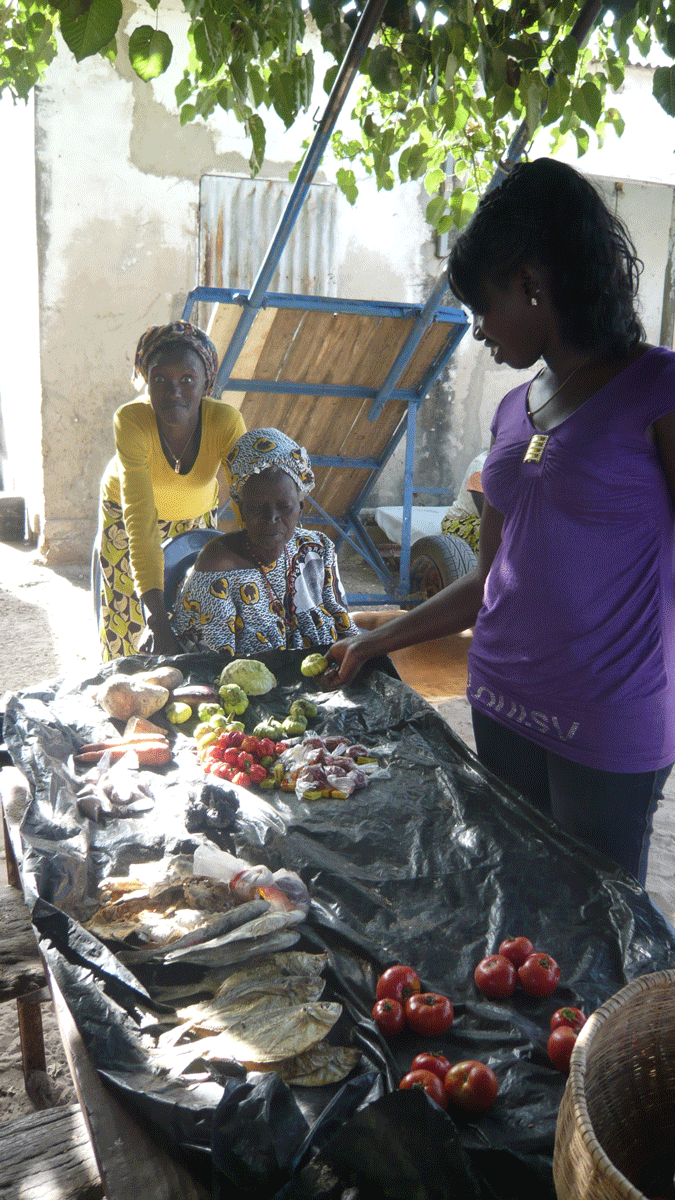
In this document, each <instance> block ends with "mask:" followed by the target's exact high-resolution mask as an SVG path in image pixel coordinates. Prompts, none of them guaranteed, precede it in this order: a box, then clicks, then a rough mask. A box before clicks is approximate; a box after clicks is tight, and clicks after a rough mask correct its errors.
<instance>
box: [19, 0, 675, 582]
mask: <svg viewBox="0 0 675 1200" xmlns="http://www.w3.org/2000/svg"><path fill="white" fill-rule="evenodd" d="M146 20H147V12H146V10H145V9H144V8H141V7H138V8H136V6H135V5H133V4H131V3H129V4H127V5H126V7H125V25H124V31H123V33H122V34H121V36H120V41H122V40H123V38H124V37H126V36H128V34H129V33H130V32H131V30H132V29H133V28H134V27H135V26H136V25H137V24H140V23H143V22H145V21H146ZM182 20H183V17H182V14H181V12H180V11H179V10H178V9H177V10H176V11H173V12H172V11H171V10H170V9H169V8H167V6H166V5H165V4H164V3H163V4H162V9H161V21H162V26H163V27H164V28H166V29H167V31H168V32H169V34H170V35H171V36H172V37H173V39H174V42H175V43H176V44H177V43H178V42H179V40H180V38H179V36H178V30H179V26H180V24H181V22H182ZM317 51H318V47H317ZM175 59H176V61H175V62H174V63H172V66H171V69H170V71H169V72H168V73H167V75H166V76H164V77H162V78H161V79H159V80H156V81H155V82H154V83H153V84H152V86H148V85H146V84H143V83H142V82H141V81H140V80H139V79H137V77H136V76H135V75H134V74H133V72H132V71H131V70H130V68H129V67H128V66H125V64H124V62H123V61H122V58H120V62H119V63H118V64H117V65H115V66H113V65H111V64H110V63H108V62H107V61H104V60H98V59H95V60H88V61H85V62H83V63H81V64H79V65H78V64H76V63H75V62H74V61H73V60H72V58H71V57H70V56H69V55H68V54H67V53H64V54H62V55H60V56H59V58H57V60H56V61H55V62H54V63H53V64H52V67H51V68H50V70H49V73H48V75H47V77H46V79H45V81H44V83H43V85H42V86H41V88H40V89H39V91H38V93H37V97H36V122H35V127H36V149H35V163H36V172H37V210H36V209H35V205H34V202H33V196H34V184H33V167H32V164H33V156H32V152H33V139H32V125H31V124H30V117H29V114H28V113H25V112H24V111H23V110H21V109H17V110H12V111H8V110H7V106H4V107H3V109H2V110H0V122H2V129H3V137H7V136H9V137H10V138H11V139H13V142H14V143H16V146H17V147H18V149H17V151H16V152H15V155H16V156H15V155H12V161H13V163H15V164H16V166H15V169H14V170H13V187H12V189H11V195H9V196H8V195H5V197H4V198H3V200H2V205H3V215H4V216H5V221H4V227H5V229H6V230H7V229H10V230H11V231H12V239H11V240H12V243H13V245H14V246H15V247H16V250H17V252H18V254H19V255H20V257H21V270H20V271H18V270H17V271H15V272H14V274H13V279H12V282H13V284H14V285H15V287H16V289H17V290H15V291H12V290H11V289H8V288H7V287H6V288H5V294H4V296H3V300H2V306H3V307H2V310H1V311H2V313H3V315H4V316H5V320H3V321H1V322H0V326H1V327H2V338H3V343H2V344H3V347H7V350H6V351H5V353H4V354H3V355H2V360H1V361H0V408H1V415H2V429H3V436H4V440H5V448H4V450H2V451H0V453H1V454H2V466H3V486H4V487H5V488H6V489H10V488H16V490H19V491H21V492H22V493H23V494H24V495H25V496H26V499H27V501H28V506H29V509H30V514H31V522H32V525H33V527H34V528H36V529H39V533H40V545H41V547H42V549H43V550H44V552H45V554H46V555H47V557H48V558H50V559H51V560H52V561H58V560H59V559H61V560H67V559H86V558H88V556H89V553H90V547H91V544H92V540H93V537H94V533H95V524H96V509H97V493H98V483H99V479H100V476H101V472H102V470H103V467H104V465H105V463H106V461H107V459H108V457H109V456H110V454H111V453H112V448H113V447H112V425H111V421H112V414H113V412H114V410H115V408H116V407H117V406H118V405H119V404H120V403H122V402H124V401H125V400H126V399H128V398H129V397H130V396H131V395H132V394H133V393H132V389H131V385H130V374H131V367H132V360H133V352H134V348H135V345H136V341H137V339H138V337H139V335H140V333H141V332H142V331H143V330H144V329H145V328H146V327H147V326H148V325H150V324H155V323H160V322H164V321H167V320H170V319H173V318H176V317H178V316H180V313H181V311H182V307H183V302H184V299H185V296H186V293H187V292H188V291H189V290H190V289H191V288H192V287H193V286H195V284H196V283H198V282H199V280H198V279H197V262H198V255H197V248H198V205H199V183H200V179H201V177H202V176H203V175H204V174H206V173H234V174H242V175H246V176H247V175H248V154H249V148H248V144H247V142H246V139H245V138H244V136H243V132H242V130H241V127H240V126H239V125H237V123H236V122H235V121H234V120H233V119H232V118H229V117H228V116H227V114H224V113H222V114H215V115H214V117H213V118H211V119H210V120H209V123H208V125H205V124H204V123H196V124H191V125H187V126H185V127H181V126H180V123H179V121H178V119H177V116H176V112H175V104H174V98H173V89H174V87H175V84H176V83H177V81H178V79H179V78H180V75H181V73H182V61H181V59H180V55H176V56H175ZM317 74H319V75H320V72H317ZM649 82H650V77H649V75H648V73H646V72H638V73H637V75H636V80H635V81H631V88H632V87H633V85H635V87H634V90H636V93H637V97H638V109H637V111H638V112H639V118H638V120H636V121H635V125H636V126H637V125H638V122H639V129H638V128H636V129H635V133H631V137H632V138H633V141H632V142H631V141H630V139H629V140H628V141H626V138H624V141H623V142H622V143H619V142H617V141H616V139H614V143H615V144H614V145H612V143H611V139H609V140H608V143H607V147H608V148H607V151H606V155H605V157H604V158H602V160H601V161H604V162H610V161H611V162H614V159H612V158H611V157H610V148H611V153H612V154H614V155H616V153H617V150H616V147H621V148H622V150H623V147H624V146H625V147H626V150H627V155H626V158H625V162H623V161H622V169H621V170H619V169H618V165H617V166H613V168H612V172H609V173H614V174H615V175H616V176H620V177H622V178H623V177H625V176H630V175H631V174H633V175H636V174H637V176H638V178H640V177H641V176H644V177H645V178H654V175H655V174H656V173H657V171H656V170H655V169H654V167H652V170H651V171H649V172H648V171H647V170H646V167H645V164H646V162H647V160H648V151H647V149H646V147H648V145H649V137H648V136H647V134H648V133H651V132H654V133H655V134H656V135H657V137H660V138H661V142H660V143H659V145H661V144H662V141H663V138H664V137H666V136H667V135H668V136H670V138H671V149H672V137H673V130H674V129H675V124H673V123H672V122H670V121H669V119H668V118H665V116H664V115H663V114H661V112H660V110H659V109H658V106H656V110H655V108H654V106H655V102H654V101H653V100H651V97H650V96H649V94H648V91H647V87H646V84H649ZM629 91H630V89H627V95H626V97H625V102H624V107H626V106H627V107H628V109H629V108H630V104H629V96H628V92H629ZM324 104H325V95H324V93H323V91H322V90H321V88H320V87H317V93H316V102H315V103H313V105H312V106H311V109H310V113H309V114H308V115H307V116H305V117H304V118H303V119H302V120H301V121H299V122H298V124H297V126H296V127H295V128H294V129H293V130H291V131H286V130H285V129H284V128H283V125H282V123H281V122H280V121H279V120H278V119H277V118H276V117H275V116H274V114H270V115H269V117H266V123H267V125H268V151H267V158H266V161H265V164H264V167H263V171H262V172H261V174H262V176H263V177H265V178H270V179H274V178H278V179H285V178H287V174H288V169H289V167H290V166H291V165H292V164H293V163H294V162H295V161H296V159H297V158H298V157H299V155H300V153H301V145H302V141H303V139H304V138H305V137H307V136H309V135H311V132H312V128H313V127H312V119H311V118H312V114H313V113H314V112H315V111H316V108H321V107H322V106H323V105H324ZM349 108H350V105H349V102H348V104H347V106H346V108H345V110H344V111H343V114H342V116H341V118H340V126H341V128H343V129H347V130H348V112H349ZM663 122H666V124H665V125H664V124H663ZM628 125H629V129H630V130H633V125H632V124H631V121H630V117H629V118H628ZM645 131H646V132H645ZM666 131H667V134H666ZM626 137H628V134H627V135H626ZM638 146H639V151H638ZM536 152H537V153H546V152H547V145H546V144H540V143H538V144H537V147H536ZM621 157H622V159H623V155H622V156H621ZM659 160H660V162H663V164H664V171H665V170H670V171H671V172H672V154H671V155H669V156H667V157H664V156H663V153H662V151H661V154H660V156H659ZM598 161H600V160H596V159H595V158H592V157H591V156H590V155H589V156H588V157H587V159H585V160H582V162H581V163H580V164H579V165H581V166H583V167H586V166H588V167H589V168H590V169H593V170H594V171H595V172H596V173H598V174H600V173H603V174H607V173H608V172H607V171H606V170H604V171H601V169H600V168H599V167H598ZM649 161H650V162H652V164H653V162H654V150H653V147H652V157H651V159H649ZM660 169H661V168H660V165H659V168H658V170H659V171H660ZM334 174H335V164H334V163H333V162H332V159H331V157H330V154H329V153H327V154H326V156H325V158H324V162H323V163H322V166H321V171H320V173H319V174H318V175H317V179H320V180H326V179H332V178H334ZM359 186H360V189H361V190H360V195H359V199H358V201H357V203H356V205H355V206H354V207H351V206H350V205H349V204H348V203H347V202H346V201H345V200H344V199H343V198H340V203H339V222H338V232H337V237H336V263H335V279H336V283H337V288H336V290H337V294H338V295H341V296H346V297H357V298H359V297H360V298H367V299H376V300H378V299H394V300H402V301H421V300H424V299H425V298H426V296H427V295H428V293H429V291H430V290H431V287H432V286H433V284H434V282H435V280H436V278H437V277H438V274H439V272H440V270H441V263H440V262H439V260H438V259H437V258H436V257H435V253H434V243H433V239H432V238H431V237H430V236H429V232H428V230H427V227H426V225H425V223H424V215H423V214H424V207H425V203H426V200H427V197H426V194H425V193H424V189H423V187H422V185H421V184H419V183H416V184H408V185H406V186H405V187H397V188H396V189H394V191H392V192H383V193H378V192H377V191H376V190H375V188H374V186H373V184H372V182H371V181H370V180H369V179H367V178H366V179H361V180H359ZM640 186H642V185H640ZM657 191H658V192H659V194H660V199H659V200H658V202H657V200H656V199H655V197H656V191H654V189H651V190H649V189H647V191H644V192H638V193H636V194H635V195H636V197H637V200H636V203H635V205H634V210H633V209H631V213H630V217H629V224H630V225H631V228H632V230H633V233H634V236H635V238H636V241H637V243H638V247H639V249H640V250H641V251H642V253H643V255H644V257H645V258H646V260H648V264H649V269H648V273H647V275H646V276H645V288H646V289H647V290H648V295H647V292H646V293H645V295H646V307H647V309H648V311H649V314H650V322H652V327H651V328H650V330H649V332H650V336H652V337H654V339H655V340H659V330H658V328H656V331H655V328H654V327H655V326H658V313H659V311H660V305H661V299H662V292H663V275H664V267H665V263H666V261H667V259H668V254H669V253H670V248H669V244H668V233H669V229H670V215H669V214H670V208H669V205H671V204H672V196H671V193H670V189H668V190H667V192H665V191H664V190H663V189H657ZM632 194H633V193H632V190H631V189H630V188H628V187H625V188H624V192H623V193H619V194H617V197H616V198H617V204H618V205H619V208H620V210H621V208H622V206H623V205H624V204H628V202H629V199H630V197H632ZM630 202H631V204H632V199H631V200H630ZM654 206H655V207H654ZM657 210H658V211H657ZM633 221H635V222H636V225H633ZM638 226H639V227H638ZM648 234H649V239H650V242H649V246H648V249H647V250H646V249H645V247H646V245H647V235H648ZM246 236H247V231H246V230H242V237H246ZM36 238H37V244H38V248H39V256H38V255H37V254H36V250H35V241H36ZM38 262H39V272H38ZM446 302H448V303H449V302H450V297H449V295H448V297H447V301H446ZM652 318H653V320H652ZM515 382H517V377H516V375H515V374H514V373H513V372H511V371H509V370H508V368H497V367H494V365H493V364H492V362H491V360H490V358H489V356H488V355H487V354H486V353H485V352H484V351H482V352H481V350H480V348H479V347H477V346H476V345H475V344H474V343H473V342H472V340H471V339H470V338H469V337H466V338H465V339H464V342H463V343H462V344H461V346H460V348H459V351H458V353H457V355H456V358H455V361H454V362H453V364H452V366H451V368H450V370H449V371H448V373H447V378H446V379H444V380H443V381H442V383H441V384H439V385H438V386H437V387H436V388H435V389H434V393H433V395H432V396H431V397H430V398H429V399H428V400H427V402H426V403H425V405H424V407H423V409H422V414H423V419H422V422H421V429H420V431H419V437H418V462H419V470H418V482H426V483H428V484H429V485H432V486H439V485H446V486H453V485H454V486H456V485H457V483H458V482H459V480H460V478H461V476H462V474H463V471H464V469H465V466H466V464H467V463H468V461H469V460H470V459H471V458H472V457H473V456H474V454H475V453H476V452H477V451H478V450H479V449H480V448H481V446H482V445H483V444H485V441H486V438H487V436H488V429H489V424H490V420H491V417H492V414H493V412H494V408H495V407H496V404H497V402H498V400H499V398H500V397H501V395H503V393H504V392H505V390H506V389H507V388H508V387H510V386H513V384H514V383H515ZM400 460H401V454H398V455H397V456H396V458H395V460H392V463H391V464H390V467H389V468H388V469H387V472H386V473H385V475H384V477H383V479H382V481H381V484H380V486H379V488H378V491H377V494H376V496H375V497H374V499H375V500H376V501H377V502H379V503H396V502H397V501H399V500H400V478H401V461H400Z"/></svg>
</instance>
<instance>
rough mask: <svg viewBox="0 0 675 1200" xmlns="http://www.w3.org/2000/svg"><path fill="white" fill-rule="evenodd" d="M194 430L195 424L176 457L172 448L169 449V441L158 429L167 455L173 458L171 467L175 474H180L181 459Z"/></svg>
mask: <svg viewBox="0 0 675 1200" xmlns="http://www.w3.org/2000/svg"><path fill="white" fill-rule="evenodd" d="M196 430H197V426H196V425H195V427H194V429H193V430H192V433H191V434H190V436H189V438H188V440H187V442H186V443H185V445H184V446H183V449H182V450H181V452H180V454H179V456H178V458H176V455H175V454H174V452H173V450H172V449H171V447H170V446H169V443H168V442H167V440H166V438H165V437H164V436H163V435H162V432H161V430H160V438H161V440H162V441H163V443H164V446H165V449H166V451H167V454H169V455H170V456H171V458H172V459H173V469H174V471H175V472H176V475H180V468H181V464H182V461H183V456H184V455H185V452H186V450H187V448H188V446H189V445H190V442H191V441H192V439H193V437H194V436H195V432H196Z"/></svg>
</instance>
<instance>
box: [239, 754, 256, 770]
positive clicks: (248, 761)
mask: <svg viewBox="0 0 675 1200" xmlns="http://www.w3.org/2000/svg"><path fill="white" fill-rule="evenodd" d="M252 765H253V759H252V758H251V755H250V754H248V753H247V751H246V750H241V751H240V752H239V756H238V758H237V766H238V767H239V770H240V771H246V773H247V774H248V773H249V772H250V770H251V767H252Z"/></svg>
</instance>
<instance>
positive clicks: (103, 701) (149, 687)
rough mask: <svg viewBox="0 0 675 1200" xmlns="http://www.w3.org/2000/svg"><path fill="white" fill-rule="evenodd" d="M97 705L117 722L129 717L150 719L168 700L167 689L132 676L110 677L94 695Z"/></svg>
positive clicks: (126, 719)
mask: <svg viewBox="0 0 675 1200" xmlns="http://www.w3.org/2000/svg"><path fill="white" fill-rule="evenodd" d="M95 699H96V701H97V703H98V704H100V705H101V707H102V708H104V709H105V711H106V712H107V713H108V714H109V716H111V717H113V718H114V719H115V720H118V721H128V720H129V717H151V716H152V714H153V713H156V712H159V710H160V708H163V707H164V705H165V704H166V702H167V700H168V699H169V689H168V688H165V687H160V686H159V685H158V684H155V683H145V682H143V680H137V679H135V678H134V676H128V675H112V676H111V677H110V679H106V681H105V683H104V684H102V685H101V687H100V688H99V689H98V690H97V692H96V693H95Z"/></svg>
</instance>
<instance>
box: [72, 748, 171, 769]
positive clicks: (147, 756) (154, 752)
mask: <svg viewBox="0 0 675 1200" xmlns="http://www.w3.org/2000/svg"><path fill="white" fill-rule="evenodd" d="M131 750H133V752H134V754H136V755H137V756H138V762H139V766H141V767H163V766H164V765H165V764H166V763H168V762H170V760H171V749H170V747H169V743H168V742H137V743H135V744H130V743H129V742H121V743H120V745H119V746H109V747H107V749H105V750H101V749H98V750H84V751H81V752H80V753H79V754H76V755H75V762H76V763H81V764H82V765H83V766H92V765H93V764H95V763H98V762H100V761H101V759H102V758H103V755H104V754H108V755H109V756H110V761H111V762H119V760H120V758H123V757H124V755H125V754H128V753H129V752H130V751H131Z"/></svg>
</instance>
